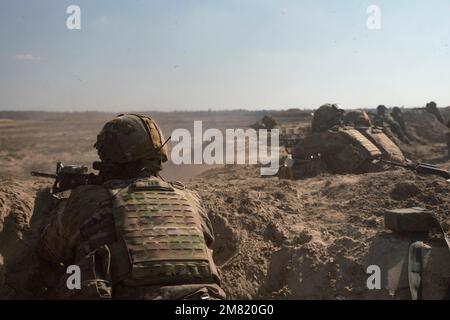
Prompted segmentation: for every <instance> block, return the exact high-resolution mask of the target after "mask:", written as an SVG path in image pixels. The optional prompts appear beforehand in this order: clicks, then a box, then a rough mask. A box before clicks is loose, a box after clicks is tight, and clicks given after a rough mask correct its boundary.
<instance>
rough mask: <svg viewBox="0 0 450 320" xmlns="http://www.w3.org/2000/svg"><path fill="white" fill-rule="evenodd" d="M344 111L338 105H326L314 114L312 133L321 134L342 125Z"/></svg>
mask: <svg viewBox="0 0 450 320" xmlns="http://www.w3.org/2000/svg"><path fill="white" fill-rule="evenodd" d="M343 115H344V110H342V109H341V108H340V106H339V105H338V104H329V103H327V104H324V105H323V106H321V107H320V108H319V109H317V110H316V111H315V112H314V116H313V120H312V131H314V132H320V131H325V130H328V129H331V128H332V127H334V126H335V125H339V124H341V123H342V117H343Z"/></svg>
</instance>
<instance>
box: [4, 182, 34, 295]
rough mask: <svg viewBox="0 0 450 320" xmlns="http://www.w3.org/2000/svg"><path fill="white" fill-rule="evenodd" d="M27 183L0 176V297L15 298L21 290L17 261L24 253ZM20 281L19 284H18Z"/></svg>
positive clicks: (29, 197)
mask: <svg viewBox="0 0 450 320" xmlns="http://www.w3.org/2000/svg"><path fill="white" fill-rule="evenodd" d="M32 195H33V191H32V186H31V184H30V183H27V182H24V181H18V180H13V179H0V298H5V297H18V292H20V291H22V288H20V287H22V286H23V282H22V280H23V279H25V277H23V273H22V271H23V270H24V269H25V268H26V267H27V266H26V265H22V266H21V268H18V266H17V261H18V260H21V259H22V258H23V257H24V256H25V255H26V252H27V251H26V250H27V249H26V248H27V245H26V244H25V238H26V233H27V232H28V230H29V222H30V219H31V212H32V207H33V196H32ZM19 283H21V284H19Z"/></svg>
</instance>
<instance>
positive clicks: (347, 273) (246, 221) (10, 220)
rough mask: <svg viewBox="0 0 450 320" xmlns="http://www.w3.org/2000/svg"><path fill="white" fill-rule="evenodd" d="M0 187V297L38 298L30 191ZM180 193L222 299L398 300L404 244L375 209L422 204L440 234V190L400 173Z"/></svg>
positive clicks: (441, 184)
mask: <svg viewBox="0 0 450 320" xmlns="http://www.w3.org/2000/svg"><path fill="white" fill-rule="evenodd" d="M1 182H2V186H1V188H0V199H1V203H2V206H1V207H0V208H2V210H1V217H2V220H1V222H2V224H1V226H2V229H1V230H2V231H1V233H0V237H1V238H0V239H1V240H2V241H0V249H1V250H0V297H2V298H17V297H20V298H29V297H39V294H38V293H36V292H35V291H33V289H32V288H31V289H30V278H31V276H30V274H32V273H33V268H34V267H35V266H34V265H33V264H32V263H31V262H30V261H29V260H27V259H31V258H30V257H32V254H31V253H30V252H32V250H33V245H34V244H33V241H34V240H35V238H33V237H31V236H30V235H29V233H30V232H32V230H30V228H29V221H30V213H31V210H32V203H31V202H32V198H33V197H32V194H33V192H34V190H35V189H36V185H32V184H30V183H28V182H25V181H24V182H21V181H14V180H2V181H1ZM189 187H191V188H193V189H195V190H197V191H198V192H199V193H200V194H201V196H202V198H203V200H204V204H205V207H206V209H207V211H208V215H209V216H210V218H211V222H212V224H213V227H214V231H215V238H216V241H215V244H214V250H215V251H214V259H215V261H216V262H217V264H218V265H219V269H220V272H221V274H222V278H223V287H224V289H225V291H226V292H227V294H228V297H229V298H230V299H261V298H271V299H368V298H380V299H408V298H409V290H408V285H407V276H406V275H407V265H406V264H405V263H402V261H404V259H405V254H406V253H407V249H408V245H409V240H408V239H405V238H402V237H398V236H395V235H393V234H392V233H390V232H388V231H387V230H386V229H385V227H384V220H383V212H384V210H386V209H394V208H401V207H412V206H421V207H425V208H428V209H431V210H434V211H435V212H436V214H437V216H438V218H439V220H440V221H441V222H442V225H443V226H444V228H445V229H446V231H447V232H448V231H449V230H450V216H449V212H450V198H449V197H448V196H447V195H448V194H449V192H450V185H448V183H447V182H445V180H443V179H440V178H436V177H431V176H418V175H415V174H414V173H412V172H409V171H406V170H402V169H400V170H394V171H389V172H381V173H371V174H363V175H323V176H318V177H315V178H310V179H306V180H302V181H287V180H278V179H277V178H273V177H269V178H262V177H260V176H259V169H257V168H255V167H251V166H226V167H223V168H217V169H213V170H210V171H208V172H206V173H205V174H203V175H202V177H200V178H198V179H197V180H196V181H194V182H192V184H191V185H190V186H189ZM417 190H419V191H420V192H417ZM447 251H448V250H447ZM2 257H3V258H2ZM2 259H3V261H2ZM372 264H377V265H379V264H381V265H382V266H383V272H384V273H383V285H382V286H383V287H382V290H374V291H371V290H368V289H367V287H366V280H367V277H368V275H367V274H366V269H367V267H368V266H369V265H372ZM444 282H445V281H444Z"/></svg>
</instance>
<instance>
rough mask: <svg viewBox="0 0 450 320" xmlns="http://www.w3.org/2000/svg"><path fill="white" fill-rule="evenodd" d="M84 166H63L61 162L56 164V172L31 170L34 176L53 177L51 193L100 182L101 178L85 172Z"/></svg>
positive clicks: (86, 170) (86, 169)
mask: <svg viewBox="0 0 450 320" xmlns="http://www.w3.org/2000/svg"><path fill="white" fill-rule="evenodd" d="M87 172H88V167H86V166H73V165H69V166H64V165H63V164H62V163H61V162H58V163H57V164H56V174H51V173H43V172H37V171H31V175H32V176H34V177H44V178H52V179H55V182H54V183H53V187H52V193H53V194H55V193H59V192H63V191H66V190H71V189H74V188H76V187H78V186H81V185H89V184H100V183H101V178H100V177H99V176H98V175H96V174H94V173H89V174H88V173H87Z"/></svg>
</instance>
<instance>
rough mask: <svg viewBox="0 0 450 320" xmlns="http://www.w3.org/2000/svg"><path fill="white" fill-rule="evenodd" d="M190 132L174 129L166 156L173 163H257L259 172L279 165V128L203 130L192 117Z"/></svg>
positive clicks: (267, 172) (269, 172)
mask: <svg viewBox="0 0 450 320" xmlns="http://www.w3.org/2000/svg"><path fill="white" fill-rule="evenodd" d="M193 133H194V134H193V136H192V135H191V132H189V130H187V129H175V130H174V131H173V132H172V135H171V137H172V141H173V142H176V145H175V146H173V147H172V148H171V152H170V159H171V161H172V162H173V163H174V164H176V165H180V164H207V165H213V164H238V165H240V164H254V165H256V164H260V165H261V166H262V167H261V175H264V176H266V175H275V174H276V173H277V172H278V169H279V130H278V129H272V130H270V131H268V130H266V129H259V130H255V129H252V128H249V129H245V130H244V129H226V130H225V135H224V134H223V132H222V131H221V130H219V129H215V128H211V129H207V130H205V132H203V123H202V121H194V132H193Z"/></svg>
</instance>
